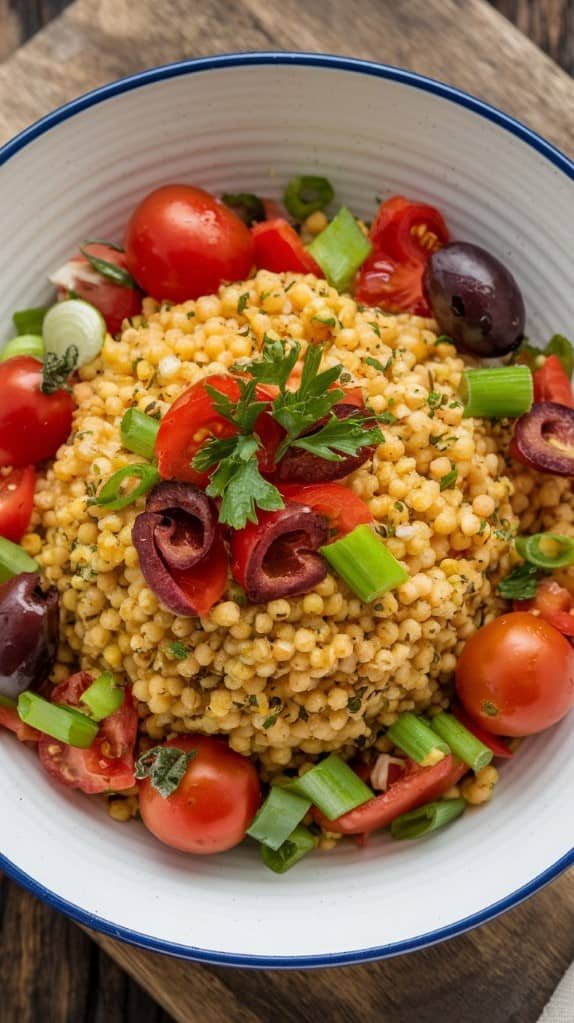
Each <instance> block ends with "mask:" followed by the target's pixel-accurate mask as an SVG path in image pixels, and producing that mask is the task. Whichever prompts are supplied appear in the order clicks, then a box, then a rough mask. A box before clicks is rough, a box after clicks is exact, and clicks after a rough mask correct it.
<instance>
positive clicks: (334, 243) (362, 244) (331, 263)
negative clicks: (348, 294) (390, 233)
mask: <svg viewBox="0 0 574 1023" xmlns="http://www.w3.org/2000/svg"><path fill="white" fill-rule="evenodd" d="M371 248H372V246H371V243H370V241H369V239H368V238H366V237H365V235H364V234H363V232H362V231H361V228H360V227H359V225H358V223H357V221H356V220H355V218H354V216H353V214H352V213H351V212H350V211H349V210H348V209H347V208H346V206H342V207H341V209H340V210H339V212H338V213H337V215H336V217H334V218H333V220H332V221H331V223H330V224H329V225H328V227H326V228H325V230H324V231H321V234H318V235H317V237H316V238H315V239H314V240H313V241H312V242H311V244H310V245H309V247H308V251H309V252H310V253H311V255H312V256H313V259H314V260H315V261H316V262H317V263H318V264H319V266H320V267H321V269H322V271H323V273H324V274H325V277H326V278H327V280H328V281H329V284H332V285H333V287H334V288H337V289H338V291H343V290H344V289H345V288H346V287H347V286H348V285H349V284H350V282H351V280H352V278H353V277H354V275H355V274H356V272H357V270H358V269H359V267H360V266H362V265H363V263H364V262H365V260H366V258H367V256H368V255H369V253H370V251H371Z"/></svg>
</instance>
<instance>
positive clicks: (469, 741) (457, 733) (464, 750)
mask: <svg viewBox="0 0 574 1023" xmlns="http://www.w3.org/2000/svg"><path fill="white" fill-rule="evenodd" d="M431 725H432V730H433V732H436V734H437V735H440V737H441V739H444V741H445V742H446V743H447V744H448V745H449V746H450V749H451V750H452V752H453V753H454V755H455V756H456V757H458V758H459V760H462V762H463V763H464V764H468V766H469V767H471V768H472V770H473V771H474V772H475V773H476V771H481V770H482V768H483V767H486V766H487V765H488V764H489V763H490V761H491V760H492V758H493V756H494V754H493V752H492V750H491V749H489V748H488V746H485V745H484V743H483V742H481V741H480V739H477V738H476V735H473V734H472V732H469V730H468V728H465V727H464V725H461V723H460V721H457V719H456V718H455V717H454V716H453V715H452V714H446V713H445V712H444V711H441V713H440V714H437V715H436V717H434V718H433V719H432V722H431Z"/></svg>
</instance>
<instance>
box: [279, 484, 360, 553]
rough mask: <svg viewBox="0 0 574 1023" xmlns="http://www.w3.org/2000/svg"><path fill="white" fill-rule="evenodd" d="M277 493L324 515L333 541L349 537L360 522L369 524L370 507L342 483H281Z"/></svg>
mask: <svg viewBox="0 0 574 1023" xmlns="http://www.w3.org/2000/svg"><path fill="white" fill-rule="evenodd" d="M279 490H280V492H281V494H282V495H283V497H284V498H285V500H286V501H296V502H297V503H298V504H306V505H307V506H308V507H309V508H312V509H313V511H316V512H319V514H320V515H324V516H325V518H326V519H327V520H328V522H329V533H330V536H331V538H332V539H336V538H337V537H339V536H344V535H345V533H350V532H351V530H352V529H354V528H355V526H360V525H361V523H363V522H372V521H373V516H372V514H371V511H370V509H369V506H368V505H367V504H366V503H365V502H364V501H363V500H362V498H360V497H358V495H357V494H355V493H354V492H353V491H352V490H351V489H350V488H349V487H345V486H343V485H342V484H341V483H305V484H303V485H299V484H298V483H281V484H279Z"/></svg>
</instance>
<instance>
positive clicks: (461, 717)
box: [451, 704, 514, 760]
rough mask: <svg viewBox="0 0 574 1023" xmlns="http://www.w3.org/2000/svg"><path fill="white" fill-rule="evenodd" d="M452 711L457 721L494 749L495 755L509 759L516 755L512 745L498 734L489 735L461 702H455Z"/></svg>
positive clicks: (490, 748)
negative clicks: (507, 743)
mask: <svg viewBox="0 0 574 1023" xmlns="http://www.w3.org/2000/svg"><path fill="white" fill-rule="evenodd" d="M451 711H452V713H453V714H454V716H455V718H456V719H457V721H460V723H461V725H464V727H465V728H467V729H468V731H469V732H472V734H473V735H475V736H476V738H477V739H478V740H479V741H480V742H482V743H483V744H484V745H485V746H488V748H489V750H492V752H493V753H494V756H495V757H501V758H502V759H505V760H509V759H510V757H513V756H514V753H513V752H512V750H511V749H510V747H509V746H507V745H506V743H505V742H503V741H502V739H499V738H498V737H497V736H496V735H489V733H488V732H486V731H485V730H484V728H481V727H480V725H477V723H476V721H473V720H472V718H470V717H469V716H468V714H467V713H466V711H465V710H464V709H463V708H462V707H461V706H459V704H455V705H454V707H451Z"/></svg>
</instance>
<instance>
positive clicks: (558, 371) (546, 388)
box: [532, 355, 574, 408]
mask: <svg viewBox="0 0 574 1023" xmlns="http://www.w3.org/2000/svg"><path fill="white" fill-rule="evenodd" d="M532 377H533V380H534V401H555V402H557V404H558V405H568V406H569V407H570V408H574V394H573V393H572V383H571V381H570V379H569V377H568V374H567V373H566V370H565V369H564V366H563V365H562V363H561V362H560V359H559V358H558V356H557V355H549V356H548V358H547V359H546V362H545V363H544V365H543V366H542V367H541V369H537V370H536V372H535V373H533V375H532Z"/></svg>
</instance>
